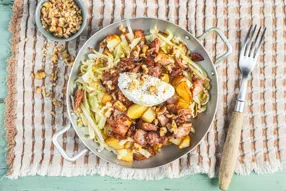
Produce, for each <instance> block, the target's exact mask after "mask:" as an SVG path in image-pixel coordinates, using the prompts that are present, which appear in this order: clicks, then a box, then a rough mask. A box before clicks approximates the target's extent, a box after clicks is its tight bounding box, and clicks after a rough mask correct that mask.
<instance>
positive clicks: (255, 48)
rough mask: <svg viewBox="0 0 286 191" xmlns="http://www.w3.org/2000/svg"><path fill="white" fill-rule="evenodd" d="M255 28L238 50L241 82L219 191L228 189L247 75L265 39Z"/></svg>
mask: <svg viewBox="0 0 286 191" xmlns="http://www.w3.org/2000/svg"><path fill="white" fill-rule="evenodd" d="M256 28H257V25H255V26H254V27H253V26H252V25H251V26H250V28H249V30H248V32H247V34H246V37H245V40H244V43H243V45H242V48H241V50H240V56H239V69H240V73H241V76H242V80H241V85H240V90H239V93H238V96H237V100H236V105H235V109H234V112H233V113H232V115H231V120H230V124H229V129H228V133H227V137H226V141H225V143H224V148H223V153H222V160H221V164H220V172H219V188H220V189H221V190H227V189H228V186H229V184H230V181H231V178H232V175H233V172H234V168H235V164H236V161H237V156H238V148H239V143H240V135H241V129H242V124H243V110H244V103H245V95H246V89H247V81H248V79H249V74H250V73H251V72H252V71H253V69H254V67H255V65H256V62H257V58H258V55H259V52H260V48H261V45H262V43H263V41H264V37H265V31H266V28H262V27H259V30H258V31H256ZM254 36H255V38H254ZM253 38H254V39H253Z"/></svg>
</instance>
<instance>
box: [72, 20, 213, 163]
mask: <svg viewBox="0 0 286 191" xmlns="http://www.w3.org/2000/svg"><path fill="white" fill-rule="evenodd" d="M119 31H120V34H109V35H108V36H107V37H106V38H105V39H104V40H103V41H102V42H101V43H100V44H99V49H98V50H95V49H94V48H90V53H89V54H88V55H87V58H86V59H85V60H82V61H81V65H80V69H79V74H78V78H77V79H76V80H75V82H74V84H75V87H74V88H75V90H74V94H73V96H72V101H73V113H74V115H76V116H77V126H78V127H79V128H80V129H81V130H82V132H83V133H84V135H86V138H87V139H93V140H94V141H95V142H96V143H98V145H99V148H100V150H103V149H106V150H108V151H112V152H114V153H115V154H116V155H117V158H118V159H119V160H123V161H127V162H132V161H133V160H144V159H147V158H150V157H152V156H155V155H156V153H158V152H160V149H161V147H163V146H166V145H169V144H175V145H177V146H178V148H179V149H183V148H186V147H189V146H190V144H191V138H190V133H194V132H195V130H194V127H193V125H192V122H191V119H192V118H195V117H196V116H197V115H198V113H201V112H204V111H205V110H206V108H207V103H208V100H209V97H210V96H209V89H210V80H209V78H208V76H207V74H206V72H205V71H204V70H203V69H202V68H201V67H200V66H199V64H198V63H195V62H198V61H201V60H203V57H202V56H201V55H199V54H196V53H192V52H190V50H188V48H187V46H186V45H185V44H184V43H183V41H182V40H181V39H179V38H178V37H176V36H174V34H173V33H172V32H171V31H169V30H166V31H165V32H162V31H159V30H158V29H157V28H156V27H154V28H153V29H151V30H150V32H148V34H145V33H144V31H143V30H134V31H133V30H132V29H131V28H130V27H127V28H125V27H123V26H121V27H120V28H119Z"/></svg>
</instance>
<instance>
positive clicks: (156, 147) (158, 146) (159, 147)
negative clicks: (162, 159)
mask: <svg viewBox="0 0 286 191" xmlns="http://www.w3.org/2000/svg"><path fill="white" fill-rule="evenodd" d="M162 146H163V144H157V145H155V146H154V147H153V149H154V150H155V152H158V151H159V150H160V149H161V147H162Z"/></svg>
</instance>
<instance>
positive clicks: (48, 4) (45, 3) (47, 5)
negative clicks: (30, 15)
mask: <svg viewBox="0 0 286 191" xmlns="http://www.w3.org/2000/svg"><path fill="white" fill-rule="evenodd" d="M43 7H46V8H48V9H49V8H51V7H52V4H51V3H50V2H44V3H43Z"/></svg>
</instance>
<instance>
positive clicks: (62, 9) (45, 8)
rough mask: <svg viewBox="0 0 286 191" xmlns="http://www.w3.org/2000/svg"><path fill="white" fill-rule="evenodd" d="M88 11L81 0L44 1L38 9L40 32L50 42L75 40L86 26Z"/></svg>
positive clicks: (36, 15) (37, 22) (37, 16)
mask: <svg viewBox="0 0 286 191" xmlns="http://www.w3.org/2000/svg"><path fill="white" fill-rule="evenodd" d="M86 14H87V10H86V7H85V5H84V3H83V2H82V1H81V0H43V1H41V2H40V3H39V4H38V6H37V8H36V14H35V17H36V24H37V27H38V30H39V31H40V32H41V33H42V34H43V35H44V36H45V37H47V38H48V39H49V40H52V41H58V42H65V41H70V40H73V39H75V38H76V37H77V36H79V35H80V33H81V32H82V31H83V29H84V28H85V25H86V18H87V16H86Z"/></svg>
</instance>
